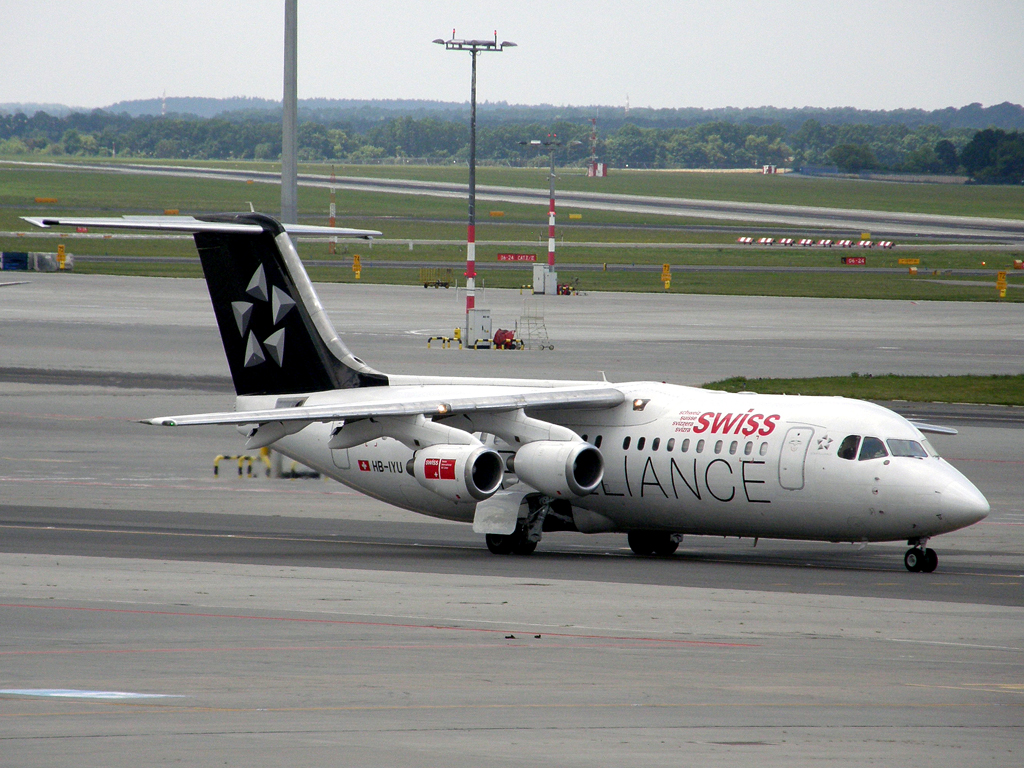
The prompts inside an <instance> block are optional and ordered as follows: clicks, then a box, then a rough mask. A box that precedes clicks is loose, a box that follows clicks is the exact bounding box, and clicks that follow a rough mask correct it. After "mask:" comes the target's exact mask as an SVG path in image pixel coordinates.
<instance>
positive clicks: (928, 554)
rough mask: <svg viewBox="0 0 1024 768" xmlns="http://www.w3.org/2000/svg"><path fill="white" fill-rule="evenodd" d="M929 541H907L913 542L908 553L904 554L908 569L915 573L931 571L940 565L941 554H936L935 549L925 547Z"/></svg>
mask: <svg viewBox="0 0 1024 768" xmlns="http://www.w3.org/2000/svg"><path fill="white" fill-rule="evenodd" d="M927 542H928V540H927V539H921V540H919V541H908V542H907V543H908V544H913V547H911V548H910V549H908V550H907V554H905V555H904V556H903V564H904V565H905V566H907V570H908V571H911V572H913V573H931V572H932V571H934V570H935V569H936V567H938V565H939V556H938V555H937V554H935V550H934V549H926V548H925V544H926V543H927Z"/></svg>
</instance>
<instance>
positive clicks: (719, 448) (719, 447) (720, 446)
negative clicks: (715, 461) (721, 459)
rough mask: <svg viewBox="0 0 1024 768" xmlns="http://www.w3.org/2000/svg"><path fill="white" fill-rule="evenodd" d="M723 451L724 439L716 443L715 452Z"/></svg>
mask: <svg viewBox="0 0 1024 768" xmlns="http://www.w3.org/2000/svg"><path fill="white" fill-rule="evenodd" d="M721 452H722V441H721V440H719V441H718V442H717V443H715V453H721Z"/></svg>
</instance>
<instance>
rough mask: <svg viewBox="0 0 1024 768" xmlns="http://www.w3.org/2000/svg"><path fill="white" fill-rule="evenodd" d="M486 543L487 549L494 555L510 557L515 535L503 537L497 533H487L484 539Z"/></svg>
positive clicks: (514, 543)
mask: <svg viewBox="0 0 1024 768" xmlns="http://www.w3.org/2000/svg"><path fill="white" fill-rule="evenodd" d="M484 538H485V540H486V541H487V549H489V550H490V551H491V554H494V555H511V554H512V550H513V549H514V548H515V545H516V542H515V534H512V535H510V536H503V535H502V534H499V533H488V534H487V536H485V537H484Z"/></svg>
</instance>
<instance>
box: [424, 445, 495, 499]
mask: <svg viewBox="0 0 1024 768" xmlns="http://www.w3.org/2000/svg"><path fill="white" fill-rule="evenodd" d="M406 471H408V473H409V474H410V475H412V476H413V477H414V478H416V482H418V483H419V484H420V485H422V486H423V487H424V488H426V489H427V490H430V491H433V492H434V493H436V494H438V495H439V496H443V497H444V498H446V499H448V500H449V501H465V502H473V501H483V500H484V499H489V498H490V497H491V496H493V495H494V493H495V492H496V491H497V490H498V488H500V487H501V479H502V477H503V476H504V473H505V467H504V462H503V461H502V460H501V456H500V455H499V454H498V452H497V451H494V450H491V449H490V448H485V447H484V446H482V445H441V444H438V445H431V446H428V447H426V448H423V449H421V450H419V451H416V453H415V454H414V455H413V457H412V458H411V459H409V463H408V464H407V466H406Z"/></svg>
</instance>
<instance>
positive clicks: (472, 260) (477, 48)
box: [433, 29, 516, 316]
mask: <svg viewBox="0 0 1024 768" xmlns="http://www.w3.org/2000/svg"><path fill="white" fill-rule="evenodd" d="M433 42H434V43H436V44H437V45H443V46H444V48H445V50H446V51H469V54H470V57H471V58H472V61H473V77H472V82H471V86H470V108H469V226H468V227H467V230H466V315H467V316H468V315H469V311H470V310H471V309H473V308H474V307H475V306H476V56H477V54H478V53H480V52H481V51H495V52H498V53H500V52H501V51H502V50H503V49H505V48H515V47H516V44H515V43H511V42H509V41H508V40H503V41H501V42H500V43H499V42H498V33H497V31H495V33H494V39H493V40H457V39H455V30H454V29H453V30H452V37H451V39H450V40H442V39H441V38H438V39H437V40H434V41H433Z"/></svg>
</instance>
